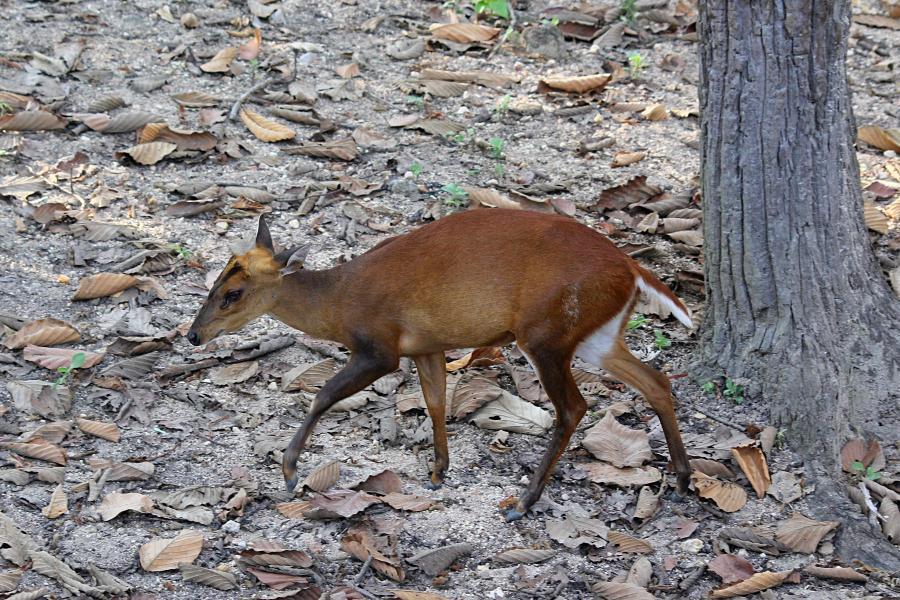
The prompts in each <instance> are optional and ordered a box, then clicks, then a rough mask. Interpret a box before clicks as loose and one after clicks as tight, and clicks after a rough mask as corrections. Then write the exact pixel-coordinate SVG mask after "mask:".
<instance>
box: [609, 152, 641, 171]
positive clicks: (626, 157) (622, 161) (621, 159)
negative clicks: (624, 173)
mask: <svg viewBox="0 0 900 600" xmlns="http://www.w3.org/2000/svg"><path fill="white" fill-rule="evenodd" d="M645 158H647V153H646V152H617V153H616V154H615V155H613V160H612V164H611V166H612V167H613V168H618V167H627V166H628V165H632V164H634V163H636V162H639V161H642V160H644V159H645Z"/></svg>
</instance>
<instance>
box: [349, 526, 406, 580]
mask: <svg viewBox="0 0 900 600" xmlns="http://www.w3.org/2000/svg"><path fill="white" fill-rule="evenodd" d="M381 547H383V544H379V540H378V538H376V537H375V536H374V535H372V534H371V533H370V532H369V531H366V530H365V529H362V528H360V527H354V528H351V529H350V530H349V531H348V532H347V533H346V534H345V535H344V536H343V537H342V538H341V550H343V551H344V552H346V553H347V554H350V555H352V556H353V557H354V558H356V559H357V560H361V561H363V562H365V561H367V560H368V559H369V558H371V559H372V568H373V569H374V570H376V571H378V572H379V573H381V574H383V575H385V576H387V577H389V578H391V579H393V580H394V581H403V580H404V579H405V578H406V573H405V572H404V571H403V567H402V566H401V565H400V562H399V561H397V560H393V559H391V558H389V557H387V556H385V555H384V553H383V552H382V551H381Z"/></svg>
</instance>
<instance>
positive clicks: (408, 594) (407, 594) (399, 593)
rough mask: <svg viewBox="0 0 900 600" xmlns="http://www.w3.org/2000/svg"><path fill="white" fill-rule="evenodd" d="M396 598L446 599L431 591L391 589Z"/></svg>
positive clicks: (406, 599) (410, 599) (404, 599)
mask: <svg viewBox="0 0 900 600" xmlns="http://www.w3.org/2000/svg"><path fill="white" fill-rule="evenodd" d="M391 592H393V593H394V598H397V600H447V598H446V597H445V596H438V595H437V594H432V593H431V592H415V591H412V590H391Z"/></svg>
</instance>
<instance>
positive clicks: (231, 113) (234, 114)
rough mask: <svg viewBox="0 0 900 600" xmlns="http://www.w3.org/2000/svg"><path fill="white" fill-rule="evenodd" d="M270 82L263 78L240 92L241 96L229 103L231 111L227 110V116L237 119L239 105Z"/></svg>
mask: <svg viewBox="0 0 900 600" xmlns="http://www.w3.org/2000/svg"><path fill="white" fill-rule="evenodd" d="M270 83H272V80H271V79H263V80H262V81H260V82H259V83H257V84H256V85H254V86H253V87H251V88H250V89H249V90H247V91H246V92H244V93H243V94H241V97H240V98H238V99H237V100H235V101H234V104H232V105H231V111H229V113H228V118H229V119H231V120H232V121H237V117H238V111H240V110H241V105H242V104H243V103H244V102H246V101H247V98H249V97H250V96H252V95H253V94H255V93H256V92H258V91H259V90H261V89H263V88H264V87H266V86H267V85H269V84H270Z"/></svg>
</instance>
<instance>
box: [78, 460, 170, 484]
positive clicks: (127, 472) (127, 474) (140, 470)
mask: <svg viewBox="0 0 900 600" xmlns="http://www.w3.org/2000/svg"><path fill="white" fill-rule="evenodd" d="M88 464H89V465H90V467H91V469H92V470H93V471H100V470H102V469H108V470H109V475H107V477H106V480H107V481H142V480H145V479H150V477H152V476H153V473H154V472H155V471H156V467H155V466H154V465H153V463H151V462H113V461H109V460H103V459H91V460H90V461H89V462H88Z"/></svg>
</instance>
